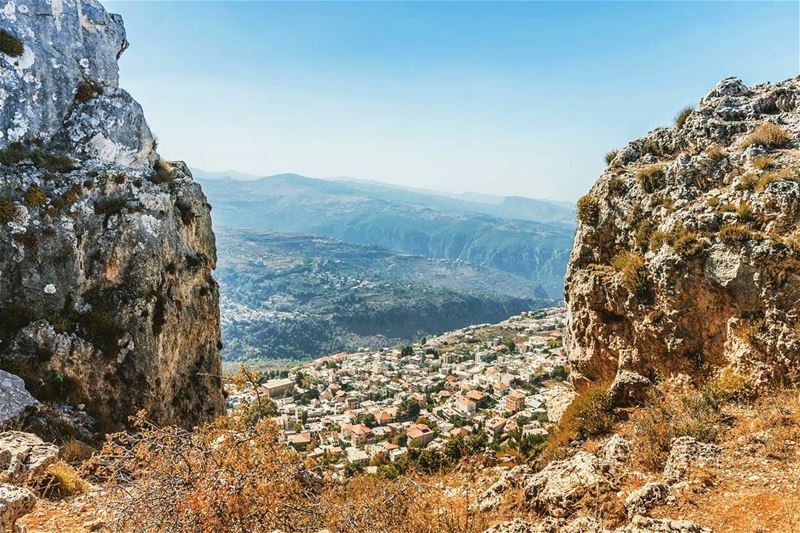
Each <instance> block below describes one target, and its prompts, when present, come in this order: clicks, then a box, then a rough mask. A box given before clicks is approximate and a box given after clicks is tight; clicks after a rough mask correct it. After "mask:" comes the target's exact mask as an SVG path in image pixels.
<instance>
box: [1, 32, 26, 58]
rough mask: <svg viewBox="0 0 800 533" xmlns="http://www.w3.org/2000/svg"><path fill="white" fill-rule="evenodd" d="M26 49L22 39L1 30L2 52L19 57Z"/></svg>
mask: <svg viewBox="0 0 800 533" xmlns="http://www.w3.org/2000/svg"><path fill="white" fill-rule="evenodd" d="M24 51H25V46H24V45H23V44H22V41H20V40H19V39H17V38H16V37H14V36H13V35H11V34H10V33H9V32H7V31H6V30H0V52H2V53H4V54H6V55H9V56H11V57H19V56H21V55H22V53H23V52H24Z"/></svg>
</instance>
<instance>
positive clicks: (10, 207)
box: [0, 198, 17, 226]
mask: <svg viewBox="0 0 800 533" xmlns="http://www.w3.org/2000/svg"><path fill="white" fill-rule="evenodd" d="M16 213H17V208H16V207H14V202H13V201H12V200H11V199H10V198H0V224H2V225H3V226H5V225H6V224H8V223H9V222H11V221H12V220H14V216H15V215H16Z"/></svg>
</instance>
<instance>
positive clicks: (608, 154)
mask: <svg viewBox="0 0 800 533" xmlns="http://www.w3.org/2000/svg"><path fill="white" fill-rule="evenodd" d="M616 157H617V150H609V151H608V152H606V155H605V156H604V159H605V160H606V165H610V164H611V162H612V161H613V160H614V158H616Z"/></svg>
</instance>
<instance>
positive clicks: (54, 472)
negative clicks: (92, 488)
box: [35, 461, 89, 498]
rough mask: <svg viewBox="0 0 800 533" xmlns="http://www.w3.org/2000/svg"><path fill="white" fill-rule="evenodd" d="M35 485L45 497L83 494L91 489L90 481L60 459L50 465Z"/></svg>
mask: <svg viewBox="0 0 800 533" xmlns="http://www.w3.org/2000/svg"><path fill="white" fill-rule="evenodd" d="M35 485H36V489H37V491H38V492H39V494H41V495H42V496H43V497H45V498H65V497H67V496H76V495H78V494H83V493H84V492H86V491H88V490H89V483H87V482H86V480H85V479H83V478H82V477H81V474H80V473H79V472H78V471H77V470H75V468H73V467H72V466H70V465H69V464H67V463H65V462H64V461H58V462H56V463H53V464H52V465H50V466H48V467H47V470H45V472H44V474H43V475H42V477H41V479H39V480H37V481H36V483H35Z"/></svg>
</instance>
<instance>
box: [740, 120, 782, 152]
mask: <svg viewBox="0 0 800 533" xmlns="http://www.w3.org/2000/svg"><path fill="white" fill-rule="evenodd" d="M791 140H792V134H791V133H790V132H789V131H788V130H787V129H785V128H782V127H781V126H778V125H777V124H773V123H771V122H765V123H764V124H759V125H758V126H757V127H756V129H755V130H753V132H752V133H751V134H750V135H748V136H747V137H745V139H744V141H742V147H743V148H747V147H748V146H751V145H753V144H758V145H761V146H764V147H766V148H780V147H781V146H784V145H786V144H787V143H788V142H789V141H791Z"/></svg>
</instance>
